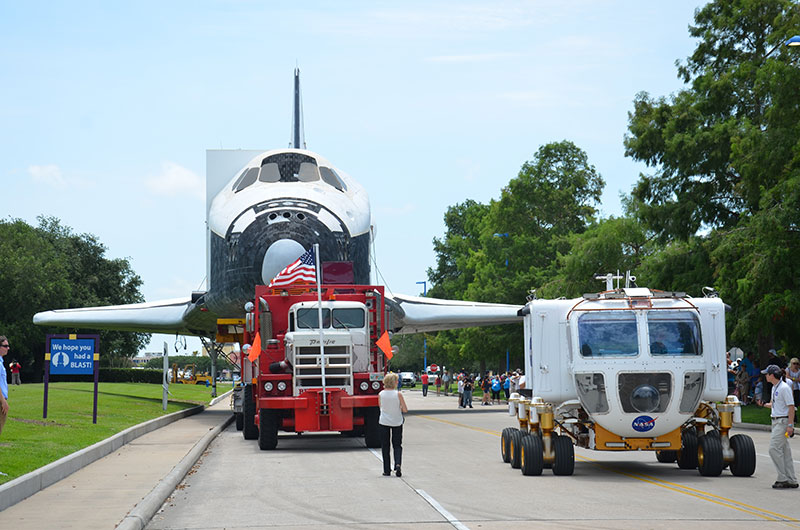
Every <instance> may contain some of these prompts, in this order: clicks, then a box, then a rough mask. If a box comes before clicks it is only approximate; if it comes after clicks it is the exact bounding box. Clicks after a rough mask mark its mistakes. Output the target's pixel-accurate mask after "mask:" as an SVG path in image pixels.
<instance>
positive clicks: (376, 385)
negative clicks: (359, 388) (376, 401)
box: [372, 381, 381, 390]
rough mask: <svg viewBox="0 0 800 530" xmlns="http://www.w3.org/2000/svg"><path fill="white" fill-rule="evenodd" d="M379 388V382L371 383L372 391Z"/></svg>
mask: <svg viewBox="0 0 800 530" xmlns="http://www.w3.org/2000/svg"><path fill="white" fill-rule="evenodd" d="M380 387H381V382H380V381H373V382H372V390H378V389H379V388H380Z"/></svg>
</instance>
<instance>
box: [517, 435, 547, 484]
mask: <svg viewBox="0 0 800 530" xmlns="http://www.w3.org/2000/svg"><path fill="white" fill-rule="evenodd" d="M521 445H522V446H521V448H520V449H521V451H520V460H521V465H520V469H521V470H522V474H523V475H526V476H530V475H541V474H542V468H544V453H543V452H542V439H541V438H539V437H538V436H524V437H523V438H522V443H521Z"/></svg>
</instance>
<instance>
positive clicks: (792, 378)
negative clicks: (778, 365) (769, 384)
mask: <svg viewBox="0 0 800 530" xmlns="http://www.w3.org/2000/svg"><path fill="white" fill-rule="evenodd" d="M786 382H787V383H789V385H790V386H791V387H792V397H793V398H794V408H795V411H797V409H799V408H800V360H798V358H797V357H793V358H792V360H791V361H789V367H788V368H786Z"/></svg>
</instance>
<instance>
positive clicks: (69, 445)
mask: <svg viewBox="0 0 800 530" xmlns="http://www.w3.org/2000/svg"><path fill="white" fill-rule="evenodd" d="M225 390H226V389H225V387H218V391H219V393H222V392H225ZM161 392H162V390H161V385H152V384H143V383H100V385H99V387H98V397H97V424H93V423H92V408H93V404H94V384H93V383H51V384H50V387H49V391H48V393H49V396H48V404H47V418H46V419H43V418H42V411H43V403H44V385H42V384H30V385H20V386H10V387H9V405H10V410H9V414H8V419H7V421H6V424H5V427H4V428H3V433H2V434H0V472H2V473H4V474H5V475H0V484H2V483H5V482H8V481H9V480H13V479H15V478H17V477H19V476H22V475H24V474H26V473H29V472H31V471H33V470H35V469H38V468H40V467H42V466H45V465H47V464H49V463H51V462H54V461H56V460H58V459H59V458H62V457H64V456H66V455H69V454H71V453H74V452H75V451H78V450H80V449H83V448H84V447H88V446H90V445H92V444H94V443H97V442H99V441H101V440H104V439H106V438H108V437H110V436H113V435H114V434H116V433H118V432H120V431H123V430H125V429H127V428H128V427H132V426H134V425H137V424H139V423H142V422H145V421H147V420H151V419H153V418H157V417H159V416H163V415H164V414H170V413H172V412H176V411H179V410H182V409H186V408H189V407H192V406H195V405H200V404H204V403H207V402H209V401H210V399H211V398H210V396H211V390H210V389H209V388H207V387H205V386H195V385H170V393H171V394H172V395H171V396H170V397H169V399H170V401H169V402H168V404H167V410H166V412H164V411H163V410H161V406H162V405H161Z"/></svg>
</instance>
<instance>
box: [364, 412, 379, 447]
mask: <svg viewBox="0 0 800 530" xmlns="http://www.w3.org/2000/svg"><path fill="white" fill-rule="evenodd" d="M379 416H380V410H379V409H378V407H369V408H366V409H364V443H365V444H366V445H367V447H370V448H375V447H380V446H381V433H380V428H379V427H378V417H379Z"/></svg>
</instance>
